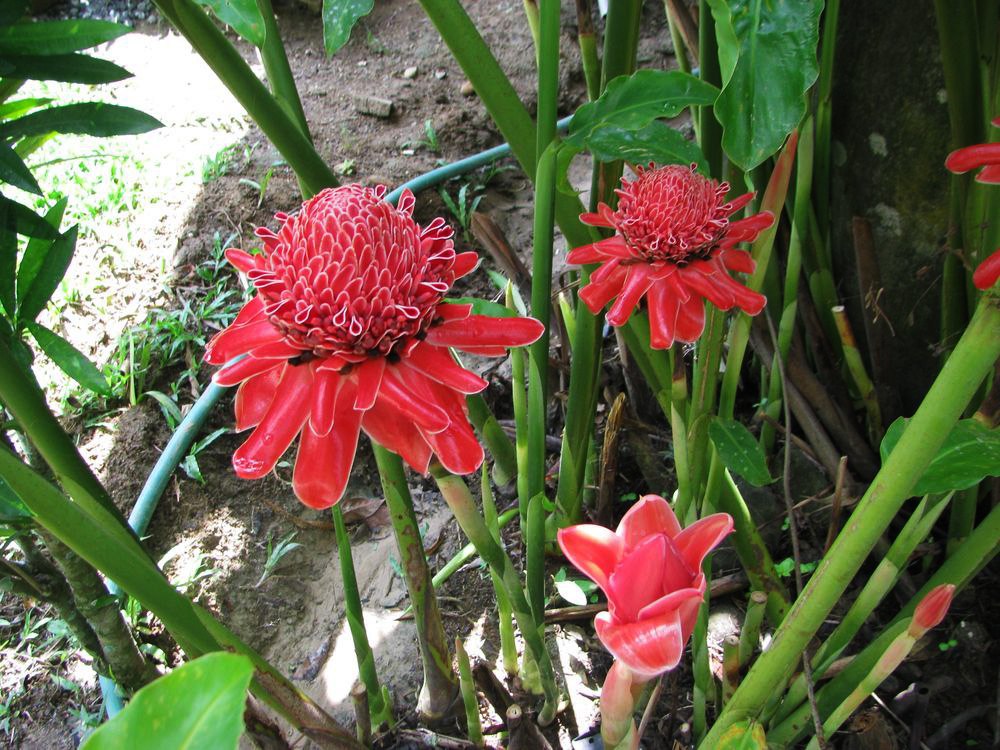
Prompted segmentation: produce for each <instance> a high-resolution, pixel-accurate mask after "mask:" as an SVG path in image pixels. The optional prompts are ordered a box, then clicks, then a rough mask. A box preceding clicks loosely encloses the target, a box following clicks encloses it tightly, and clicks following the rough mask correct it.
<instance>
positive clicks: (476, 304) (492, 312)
mask: <svg viewBox="0 0 1000 750" xmlns="http://www.w3.org/2000/svg"><path fill="white" fill-rule="evenodd" d="M445 302H448V303H450V304H453V305H472V314H473V315H489V316H490V317H491V318H516V317H517V313H515V312H514V311H513V310H511V309H509V308H507V307H505V306H504V305H501V304H500V303H499V302H490V301H489V300H485V299H479V298H478V297H459V298H458V299H446V300H445Z"/></svg>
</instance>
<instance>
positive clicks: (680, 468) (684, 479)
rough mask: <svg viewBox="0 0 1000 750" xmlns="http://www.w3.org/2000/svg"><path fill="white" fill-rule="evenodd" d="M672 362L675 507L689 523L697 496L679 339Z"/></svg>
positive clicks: (681, 517) (671, 387) (674, 346)
mask: <svg viewBox="0 0 1000 750" xmlns="http://www.w3.org/2000/svg"><path fill="white" fill-rule="evenodd" d="M670 364H671V370H672V372H673V377H672V379H671V383H670V439H671V442H672V443H673V447H674V471H675V472H676V473H677V503H676V504H675V506H674V511H675V512H676V513H677V517H678V518H679V519H680V520H681V523H682V524H686V523H687V522H688V521H687V514H688V511H689V510H690V508H691V501H692V500H693V499H694V496H693V494H692V492H691V469H690V466H689V463H688V446H687V436H688V429H687V423H686V422H685V421H684V415H685V414H687V408H688V391H687V370H686V369H685V367H684V349H683V344H679V343H675V344H674V345H673V347H671V349H670Z"/></svg>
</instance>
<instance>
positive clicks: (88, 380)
mask: <svg viewBox="0 0 1000 750" xmlns="http://www.w3.org/2000/svg"><path fill="white" fill-rule="evenodd" d="M28 330H29V331H31V335H32V336H34V337H35V341H37V342H38V345H39V346H40V347H41V349H42V351H43V352H45V353H46V354H47V355H48V357H49V359H51V360H52V361H53V362H55V363H56V365H57V366H58V367H59V369H60V370H62V371H63V372H65V373H66V374H67V375H69V376H70V377H71V378H73V380H75V381H76V382H77V383H79V384H80V385H82V386H83V387H84V388H86V389H88V390H91V391H94V392H95V393H100V394H101V395H103V396H110V395H111V389H110V388H109V387H108V381H107V380H105V379H104V375H103V374H101V371H100V370H98V369H97V367H96V366H95V365H94V363H93V362H91V361H90V360H89V359H87V357H86V356H84V354H83V353H82V352H81V351H80V350H79V349H77V348H76V347H75V346H73V345H72V344H71V343H69V342H68V341H67V340H66V339H64V338H63V337H62V336H59V335H58V334H56V333H53V332H52V331H50V330H49V329H48V328H46V327H45V326H43V325H41V324H39V323H28Z"/></svg>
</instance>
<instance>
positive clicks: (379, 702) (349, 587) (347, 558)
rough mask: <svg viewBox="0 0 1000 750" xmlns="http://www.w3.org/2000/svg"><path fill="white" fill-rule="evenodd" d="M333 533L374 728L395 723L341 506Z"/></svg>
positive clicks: (335, 511) (335, 512)
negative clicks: (367, 624) (367, 623)
mask: <svg viewBox="0 0 1000 750" xmlns="http://www.w3.org/2000/svg"><path fill="white" fill-rule="evenodd" d="M332 515H333V530H334V533H335V534H336V535H337V555H338V557H339V558H340V580H341V582H342V583H343V585H344V615H345V616H346V617H347V624H348V626H349V627H350V628H351V640H352V641H354V655H355V656H356V657H357V660H358V674H359V675H360V677H361V681H362V682H363V683H364V685H365V692H366V693H367V696H368V700H367V703H368V715H369V716H370V717H371V723H372V726H374V727H376V728H377V727H380V726H382V725H383V724H387V725H391V724H392V705H391V703H390V701H389V700H388V698H389V691H388V690H386V689H385V688H383V687H382V685H381V684H380V683H379V681H378V672H377V671H376V670H375V655H374V654H373V653H372V649H371V646H370V645H369V643H368V631H367V630H366V628H365V613H364V610H363V609H362V607H361V595H360V594H359V593H358V579H357V576H356V575H355V574H354V558H353V557H352V556H351V538H350V537H349V536H348V535H347V526H346V525H345V524H344V514H343V512H342V511H341V509H340V506H339V505H335V506H333V509H332Z"/></svg>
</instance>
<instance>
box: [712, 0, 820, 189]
mask: <svg viewBox="0 0 1000 750" xmlns="http://www.w3.org/2000/svg"><path fill="white" fill-rule="evenodd" d="M729 8H730V11H731V13H732V27H733V31H734V32H735V34H736V37H737V38H738V39H739V42H740V53H739V59H738V60H737V61H736V67H735V68H734V69H733V72H732V76H731V77H730V79H729V82H728V83H727V84H726V86H725V88H723V90H722V94H721V95H720V96H719V98H718V100H717V101H716V102H715V116H716V118H717V119H718V120H719V122H720V123H722V127H723V130H724V132H723V136H722V145H723V148H724V149H725V150H726V153H727V154H728V155H729V158H730V159H732V160H733V161H734V162H735V163H736V164H738V165H739V166H740V167H741V168H743V169H745V170H749V169H753V168H754V167H756V166H757V165H758V164H760V163H761V162H763V161H764V160H765V159H766V158H768V157H769V156H771V154H773V153H774V152H776V151H777V150H778V149H779V148H780V147H781V144H782V143H784V141H785V137H786V136H787V135H788V134H789V133H790V132H792V130H793V129H794V128H795V127H796V126H797V125H798V124H799V121H800V120H801V119H802V116H803V115H804V114H805V107H806V101H805V92H806V91H807V90H808V88H809V87H810V86H811V85H812V84H813V81H815V80H816V76H817V75H818V73H819V66H818V64H817V62H816V46H817V44H818V42H819V16H820V11H821V10H822V8H823V0H766V1H765V0H729Z"/></svg>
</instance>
